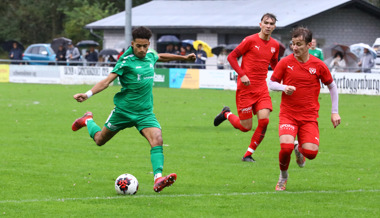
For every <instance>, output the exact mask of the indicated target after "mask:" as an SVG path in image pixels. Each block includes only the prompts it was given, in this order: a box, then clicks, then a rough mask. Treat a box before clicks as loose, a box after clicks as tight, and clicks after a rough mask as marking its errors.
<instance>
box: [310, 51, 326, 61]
mask: <svg viewBox="0 0 380 218" xmlns="http://www.w3.org/2000/svg"><path fill="white" fill-rule="evenodd" d="M309 54H311V55H313V56H314V57H317V58H319V59H320V60H321V61H323V52H322V49H320V48H315V49H314V50H312V49H309Z"/></svg>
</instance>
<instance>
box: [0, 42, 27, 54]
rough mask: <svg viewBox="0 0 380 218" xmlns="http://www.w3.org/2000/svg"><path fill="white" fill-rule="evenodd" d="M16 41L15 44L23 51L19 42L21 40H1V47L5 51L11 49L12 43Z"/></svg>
mask: <svg viewBox="0 0 380 218" xmlns="http://www.w3.org/2000/svg"><path fill="white" fill-rule="evenodd" d="M14 42H15V43H17V46H18V47H19V48H21V50H22V51H24V49H25V48H24V46H23V45H22V44H21V42H19V41H16V40H8V41H5V42H3V43H2V45H1V46H2V47H3V49H4V50H5V51H8V52H9V51H11V49H12V48H13V43H14Z"/></svg>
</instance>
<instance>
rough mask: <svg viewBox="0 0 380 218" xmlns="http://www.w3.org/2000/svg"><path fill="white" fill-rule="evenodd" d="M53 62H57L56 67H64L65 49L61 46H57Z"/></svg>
mask: <svg viewBox="0 0 380 218" xmlns="http://www.w3.org/2000/svg"><path fill="white" fill-rule="evenodd" d="M55 60H56V61H57V62H58V65H65V64H66V63H65V62H66V48H65V47H63V45H59V46H58V51H57V54H56V56H55Z"/></svg>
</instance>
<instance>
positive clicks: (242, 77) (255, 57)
mask: <svg viewBox="0 0 380 218" xmlns="http://www.w3.org/2000/svg"><path fill="white" fill-rule="evenodd" d="M276 21H277V19H276V16H275V15H273V14H270V13H266V14H264V15H263V16H262V18H261V22H260V28H261V30H260V32H259V33H256V34H253V35H250V36H248V37H246V38H245V39H244V40H243V41H242V42H241V43H240V44H239V45H238V46H237V47H236V48H235V49H234V50H233V51H232V52H231V53H230V54H229V55H228V58H227V59H228V61H229V62H230V65H231V67H232V68H233V69H234V70H235V71H236V73H237V74H238V80H237V90H236V106H237V110H238V115H239V116H236V115H234V114H232V113H231V110H230V108H229V107H224V108H223V109H222V112H221V113H220V114H218V115H217V116H216V117H215V120H214V126H219V125H220V124H221V123H222V122H223V121H225V120H226V119H228V121H229V122H230V123H231V124H232V126H233V127H235V128H236V129H239V130H241V131H243V132H248V131H249V130H251V129H252V116H253V115H252V114H254V115H257V119H258V125H257V128H256V130H255V132H254V133H253V136H252V139H251V143H250V145H249V147H248V149H247V152H246V153H245V155H244V156H243V158H242V161H247V162H255V160H254V159H253V158H252V154H253V152H254V151H255V150H256V148H257V146H259V144H260V143H261V141H262V140H263V138H264V136H265V132H266V129H267V126H268V123H269V114H270V112H271V111H272V101H271V98H270V96H269V91H268V86H267V82H266V78H267V74H268V67H269V64H270V65H271V67H272V69H274V68H275V67H276V65H277V62H278V53H279V44H278V42H277V41H276V40H274V39H273V38H271V34H272V32H273V30H274V29H275V27H276ZM241 56H243V60H242V64H241V66H239V64H238V61H237V60H238V58H240V57H241Z"/></svg>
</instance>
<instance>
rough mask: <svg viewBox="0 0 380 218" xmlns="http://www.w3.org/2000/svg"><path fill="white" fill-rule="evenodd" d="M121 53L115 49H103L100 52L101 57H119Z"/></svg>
mask: <svg viewBox="0 0 380 218" xmlns="http://www.w3.org/2000/svg"><path fill="white" fill-rule="evenodd" d="M119 53H120V52H118V51H116V50H115V49H109V48H108V49H103V50H101V51H100V52H99V55H104V56H107V55H118V54H119Z"/></svg>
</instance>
